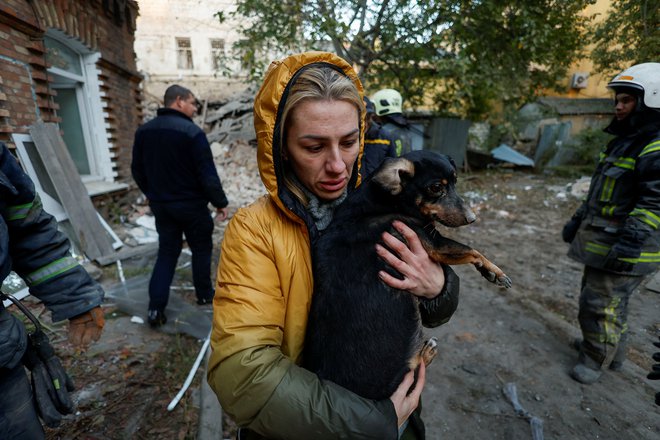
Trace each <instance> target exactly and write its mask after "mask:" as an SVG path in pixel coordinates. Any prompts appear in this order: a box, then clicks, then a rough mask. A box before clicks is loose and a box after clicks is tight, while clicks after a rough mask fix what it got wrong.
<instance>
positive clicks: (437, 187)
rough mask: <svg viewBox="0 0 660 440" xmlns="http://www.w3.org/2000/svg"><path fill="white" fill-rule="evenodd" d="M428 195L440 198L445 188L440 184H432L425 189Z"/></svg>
mask: <svg viewBox="0 0 660 440" xmlns="http://www.w3.org/2000/svg"><path fill="white" fill-rule="evenodd" d="M427 190H428V192H429V194H431V195H434V196H442V195H444V193H445V186H444V185H443V184H441V183H432V184H431V185H429V186H428V188H427Z"/></svg>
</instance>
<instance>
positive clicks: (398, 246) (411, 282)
mask: <svg viewBox="0 0 660 440" xmlns="http://www.w3.org/2000/svg"><path fill="white" fill-rule="evenodd" d="M392 226H394V228H395V229H396V230H397V231H399V233H400V234H401V235H403V237H404V238H405V239H406V241H407V242H408V245H407V246H406V244H405V243H404V242H402V241H401V240H399V239H398V238H396V237H395V236H393V235H392V234H390V233H389V232H385V233H383V237H382V238H383V243H385V244H386V245H387V247H389V248H390V249H392V251H393V252H391V251H390V250H388V249H387V248H386V247H385V246H382V245H380V244H377V245H376V253H377V254H378V256H379V257H380V258H382V259H383V261H385V263H387V264H388V265H389V266H391V267H392V268H393V269H396V270H397V271H398V272H399V273H400V274H401V275H403V279H402V280H400V279H398V278H396V277H393V276H392V275H390V274H388V273H387V272H385V271H382V270H381V271H380V272H379V273H378V275H379V276H380V278H381V279H382V280H383V281H384V282H385V284H387V285H388V286H390V287H392V288H394V289H400V290H406V291H408V292H410V293H412V294H413V295H416V296H421V297H425V298H428V299H431V298H434V297H436V296H437V295H438V294H439V293H440V291H441V290H442V288H443V286H444V285H445V273H444V271H443V270H442V267H441V266H440V265H439V264H437V263H435V262H434V261H432V260H431V259H430V258H429V254H428V253H427V252H426V249H424V247H423V246H422V242H421V241H420V240H419V237H418V236H417V234H416V233H415V231H413V230H412V229H410V228H409V227H408V226H406V225H405V224H404V223H403V222H400V221H398V220H395V221H394V223H392Z"/></svg>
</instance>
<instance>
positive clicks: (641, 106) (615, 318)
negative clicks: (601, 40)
mask: <svg viewBox="0 0 660 440" xmlns="http://www.w3.org/2000/svg"><path fill="white" fill-rule="evenodd" d="M608 87H609V88H610V89H612V90H613V91H614V93H615V103H616V107H615V117H614V119H613V120H612V122H611V123H610V125H609V126H608V127H607V128H606V129H605V131H606V132H608V133H611V134H613V135H614V136H616V137H615V138H614V139H613V140H612V141H610V142H609V143H608V144H607V146H606V147H605V149H604V150H603V151H602V152H601V154H600V160H599V163H598V166H597V167H596V171H595V172H594V175H593V177H592V179H591V186H590V188H589V194H588V196H587V200H586V201H585V202H584V203H583V204H582V206H581V207H580V208H579V209H578V210H577V212H576V213H575V215H574V216H573V217H572V219H571V220H570V221H569V222H568V223H567V224H566V225H565V226H564V229H563V231H562V236H563V239H564V241H566V242H568V243H571V247H570V250H569V256H570V257H571V258H573V259H575V260H577V261H579V262H581V263H584V264H585V269H584V275H583V278H582V290H581V293H580V311H579V315H578V319H579V321H580V327H581V329H582V341H581V342H580V343H579V351H580V353H579V358H578V362H577V364H576V365H575V367H574V368H573V370H572V371H571V377H572V378H573V379H575V380H577V381H578V382H581V383H585V384H589V383H593V382H595V381H597V380H598V378H599V377H600V375H601V367H602V366H603V365H605V364H607V365H608V366H609V368H610V369H611V370H615V371H616V370H620V369H621V368H622V365H623V361H624V359H625V356H626V343H627V338H628V324H627V315H628V300H629V298H630V296H631V295H632V293H633V291H634V290H635V289H636V288H637V287H638V286H639V285H640V284H641V283H642V281H644V279H645V278H647V277H648V275H649V274H651V273H652V272H654V271H655V270H656V269H657V267H658V263H660V245H659V243H660V230H659V227H660V63H644V64H638V65H635V66H633V67H631V68H629V69H627V70H625V71H624V72H622V73H620V74H619V75H617V76H616V77H615V78H614V79H613V80H612V81H611V82H610V83H609V84H608Z"/></svg>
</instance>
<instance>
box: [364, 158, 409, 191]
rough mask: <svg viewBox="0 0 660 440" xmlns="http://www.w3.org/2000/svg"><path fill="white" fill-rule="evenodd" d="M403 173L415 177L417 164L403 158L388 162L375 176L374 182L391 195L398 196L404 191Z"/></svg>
mask: <svg viewBox="0 0 660 440" xmlns="http://www.w3.org/2000/svg"><path fill="white" fill-rule="evenodd" d="M401 172H403V173H406V174H408V175H410V176H411V177H412V176H414V175H415V164H414V163H413V162H411V161H410V160H408V159H405V158H402V157H399V158H397V159H393V160H388V161H387V162H385V163H384V165H383V167H382V168H381V169H380V171H379V172H378V173H377V174H376V175H374V177H373V180H374V181H375V182H377V183H378V184H380V186H382V187H383V188H385V189H386V190H388V191H389V192H390V193H392V194H394V195H396V194H399V193H400V192H401V191H402V190H403V186H402V185H401V174H400V173H401Z"/></svg>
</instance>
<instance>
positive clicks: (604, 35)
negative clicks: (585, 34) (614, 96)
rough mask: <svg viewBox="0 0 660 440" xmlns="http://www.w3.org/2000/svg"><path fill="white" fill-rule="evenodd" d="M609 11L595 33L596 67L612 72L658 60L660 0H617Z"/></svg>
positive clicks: (606, 72) (603, 71) (611, 73)
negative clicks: (659, 2) (659, 1)
mask: <svg viewBox="0 0 660 440" xmlns="http://www.w3.org/2000/svg"><path fill="white" fill-rule="evenodd" d="M608 12H609V13H608V15H607V18H606V19H605V20H603V21H602V22H601V23H599V24H598V26H597V27H596V28H595V31H594V33H593V36H592V39H593V43H594V44H595V48H594V50H593V52H592V54H591V58H592V59H593V61H594V65H595V67H596V70H598V71H599V72H602V73H604V74H610V75H612V76H613V75H614V74H616V73H619V72H620V71H622V70H624V69H626V68H628V67H630V66H632V65H634V64H638V63H644V62H649V61H658V55H659V54H660V5H659V4H658V0H614V1H613V2H612V6H611V9H610V10H609V11H608Z"/></svg>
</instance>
